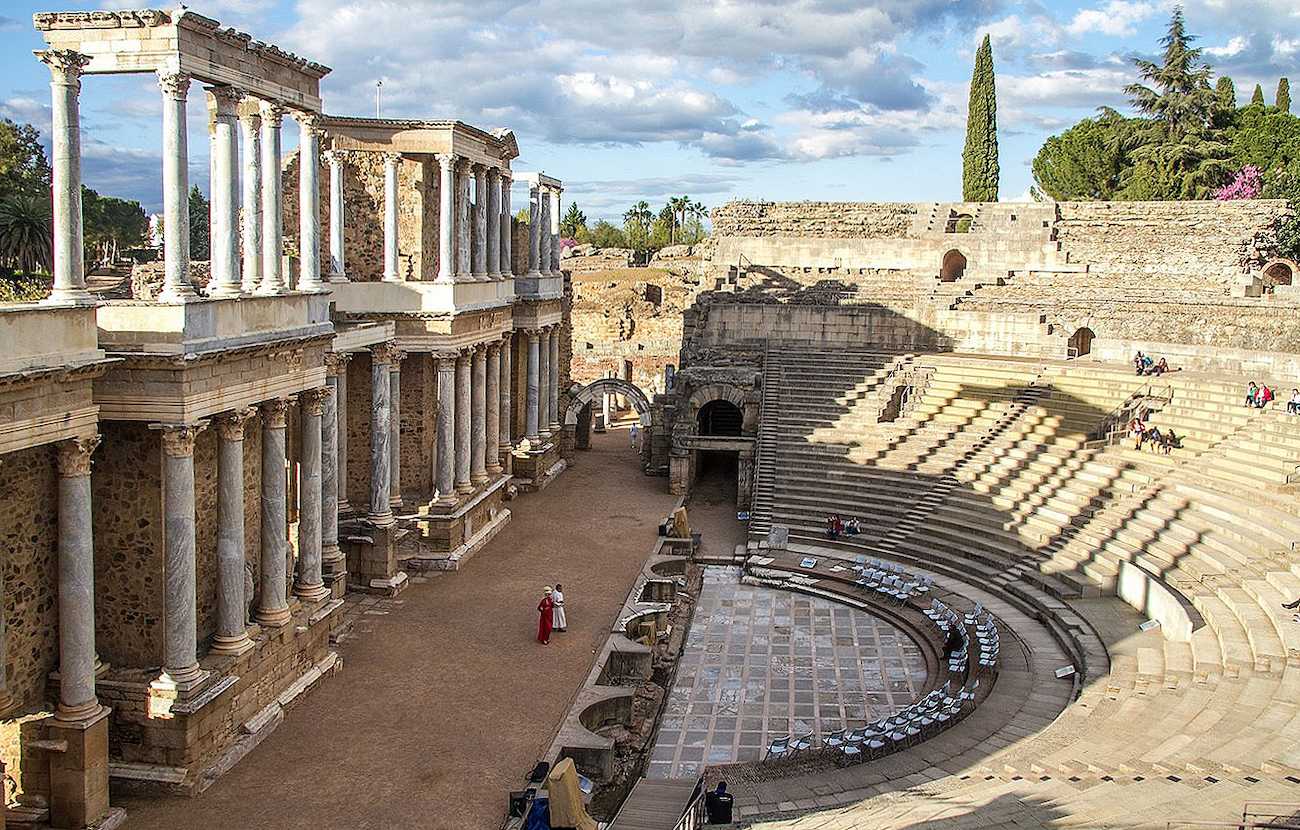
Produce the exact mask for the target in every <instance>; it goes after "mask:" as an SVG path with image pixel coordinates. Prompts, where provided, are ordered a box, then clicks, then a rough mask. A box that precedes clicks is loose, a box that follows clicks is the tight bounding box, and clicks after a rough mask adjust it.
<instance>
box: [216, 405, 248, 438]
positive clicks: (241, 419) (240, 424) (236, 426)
mask: <svg viewBox="0 0 1300 830" xmlns="http://www.w3.org/2000/svg"><path fill="white" fill-rule="evenodd" d="M256 414H257V410H256V409H254V408H253V407H251V406H248V407H244V408H243V409H235V410H231V411H230V412H222V413H221V414H220V415H217V416H216V418H215V419H214V420H215V421H216V422H217V432H219V433H220V434H221V437H222V438H224V439H225V440H227V441H243V440H244V426H245V425H246V424H247V423H248V421H249V419H251V418H252V417H253V416H255V415H256Z"/></svg>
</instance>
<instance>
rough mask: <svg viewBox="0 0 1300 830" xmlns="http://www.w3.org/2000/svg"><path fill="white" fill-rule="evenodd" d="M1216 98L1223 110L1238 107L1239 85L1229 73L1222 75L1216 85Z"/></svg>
mask: <svg viewBox="0 0 1300 830" xmlns="http://www.w3.org/2000/svg"><path fill="white" fill-rule="evenodd" d="M1214 98H1215V101H1216V102H1217V103H1218V105H1219V109H1221V110H1235V109H1236V108H1237V85H1236V84H1234V83H1233V82H1232V79H1231V78H1229V77H1228V76H1227V75H1222V76H1220V77H1219V80H1218V82H1217V83H1215V85H1214Z"/></svg>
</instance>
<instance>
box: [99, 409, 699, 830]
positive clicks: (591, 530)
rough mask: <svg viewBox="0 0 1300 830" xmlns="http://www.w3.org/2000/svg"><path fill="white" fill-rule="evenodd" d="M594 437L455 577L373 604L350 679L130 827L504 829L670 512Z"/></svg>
mask: <svg viewBox="0 0 1300 830" xmlns="http://www.w3.org/2000/svg"><path fill="white" fill-rule="evenodd" d="M592 438H593V441H592V447H593V448H592V450H591V451H589V452H582V453H579V454H578V464H577V465H576V466H575V467H573V468H572V469H571V470H569V471H568V472H566V473H565V474H564V475H563V476H561V477H560V478H559V479H558V480H557V481H556V482H555V483H554V484H552V485H551V486H550V487H548V488H547V489H546V490H544V491H542V492H541V493H537V494H529V495H526V496H524V497H522V498H520V499H517V500H515V501H514V502H511V503H510V504H509V507H510V509H511V511H512V512H513V514H514V515H513V518H512V520H511V522H510V523H509V525H507V527H506V528H505V529H504V530H503V531H502V532H501V533H500V534H499V535H498V536H497V537H496V538H495V539H494V540H493V541H492V542H491V544H490V545H489V546H488V547H487V548H486V549H485V550H483V551H481V552H480V553H478V555H477V556H475V557H474V558H473V559H471V560H470V561H469V562H468V563H466V565H465V566H464V567H463V568H462V569H461V570H460V571H459V572H457V573H453V574H446V575H440V576H437V577H435V578H433V579H431V580H429V581H428V582H425V583H423V584H414V585H412V586H410V587H409V588H408V589H407V590H406V591H405V592H404V593H403V594H401V596H399V597H398V598H397V599H396V600H392V601H389V602H386V603H383V604H381V606H380V607H381V608H384V607H387V608H389V609H390V610H389V612H388V613H387V614H382V613H375V614H373V615H372V616H369V617H367V618H366V619H367V621H368V622H367V623H366V624H365V625H364V626H363V630H361V631H360V633H357V634H355V635H354V636H351V637H349V638H348V639H347V640H346V641H345V642H344V644H343V645H342V647H341V653H342V656H343V658H344V661H345V667H344V669H343V671H342V673H340V674H338V675H336V676H335V677H333V678H331V679H329V680H328V681H326V682H325V683H323V684H322V685H321V686H320V687H319V688H317V689H316V690H314V691H313V692H312V693H311V694H309V695H307V696H306V698H305V699H304V700H302V701H301V702H300V703H298V704H297V705H295V706H294V707H293V708H292V709H291V710H290V711H289V712H288V714H287V717H286V719H285V722H284V723H283V724H282V725H281V726H280V728H279V729H277V730H276V731H275V732H274V733H273V734H272V735H271V736H270V737H269V738H267V740H266V741H265V742H263V743H262V745H261V746H259V747H258V748H257V749H255V750H254V751H253V752H252V753H251V754H250V755H249V756H248V757H247V758H245V759H244V760H243V761H242V762H241V763H240V764H239V765H238V766H237V767H235V769H233V770H232V771H231V772H229V773H228V774H227V775H226V776H225V777H224V778H222V779H221V780H220V781H218V782H217V783H216V784H215V785H213V786H212V787H211V788H210V789H209V790H208V791H207V792H205V793H203V794H202V795H200V796H198V797H197V798H194V799H182V798H171V799H131V800H125V799H122V800H121V801H120V803H121V806H124V807H126V808H127V810H128V820H127V827H129V828H132V830H136V828H181V827H184V828H253V827H259V828H261V827H266V828H283V829H284V830H290V829H291V828H312V830H319V828H333V827H346V828H407V827H410V828H458V829H460V830H465V829H466V828H494V827H497V826H498V825H499V823H500V821H501V819H502V817H503V816H504V810H505V803H506V794H507V792H508V791H509V790H511V789H517V788H519V786H520V784H521V783H522V781H523V778H524V776H525V774H526V773H527V772H528V770H530V769H531V768H532V766H533V764H534V763H535V762H536V760H537V758H538V756H539V754H540V753H541V752H542V751H543V750H544V749H545V747H546V745H547V744H549V742H550V740H551V737H552V735H553V733H554V731H555V729H556V728H557V727H558V725H559V722H560V719H561V718H562V717H563V715H564V713H565V712H566V711H567V709H568V707H569V705H570V702H571V700H572V699H573V697H574V696H575V695H576V694H577V691H578V689H579V687H580V686H581V684H582V682H583V680H584V679H585V678H586V675H587V673H588V671H589V670H590V667H591V662H592V660H593V653H594V650H595V648H596V647H597V645H598V644H599V643H600V642H602V641H603V640H604V638H605V636H606V634H607V632H608V630H609V626H610V623H611V621H612V620H613V619H614V617H615V615H616V614H617V612H618V609H619V607H620V605H621V604H622V600H623V598H624V596H625V595H626V593H627V591H628V589H629V588H630V587H631V584H632V581H633V580H634V579H635V577H636V575H637V573H638V572H639V571H640V568H641V565H642V563H643V562H644V561H645V558H646V556H647V555H648V554H649V552H650V548H651V545H652V544H653V542H654V539H655V531H656V525H657V523H658V521H659V519H660V518H661V517H662V516H664V515H666V514H667V512H668V510H669V509H670V507H671V506H672V503H673V497H672V496H670V495H669V494H668V493H667V481H666V479H663V478H650V477H647V476H645V475H643V474H642V473H641V471H640V467H639V464H638V463H637V459H636V457H635V455H634V454H633V452H632V451H631V450H630V449H629V448H628V440H627V433H626V431H624V430H615V431H612V432H610V433H607V434H604V435H593V436H592ZM555 582H562V583H564V587H565V598H566V600H567V605H568V610H569V631H568V633H566V634H556V635H555V637H554V638H553V639H552V641H551V645H549V646H545V647H543V646H541V645H539V644H537V643H536V642H535V637H536V629H537V610H536V606H537V602H538V600H539V599H540V595H541V589H542V586H544V585H547V584H554V583H555ZM371 621H372V622H371Z"/></svg>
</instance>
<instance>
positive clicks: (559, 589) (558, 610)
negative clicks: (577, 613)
mask: <svg viewBox="0 0 1300 830" xmlns="http://www.w3.org/2000/svg"><path fill="white" fill-rule="evenodd" d="M551 604H552V605H553V606H554V608H553V609H552V614H551V628H552V629H554V630H555V631H567V630H568V628H569V620H568V618H567V617H565V616H564V586H563V585H561V584H560V583H558V582H557V583H555V590H554V591H552V592H551Z"/></svg>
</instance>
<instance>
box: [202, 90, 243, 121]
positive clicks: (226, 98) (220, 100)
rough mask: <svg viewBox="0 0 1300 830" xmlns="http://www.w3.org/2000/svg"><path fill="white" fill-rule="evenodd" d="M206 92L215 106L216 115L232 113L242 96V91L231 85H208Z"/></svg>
mask: <svg viewBox="0 0 1300 830" xmlns="http://www.w3.org/2000/svg"><path fill="white" fill-rule="evenodd" d="M208 94H209V95H211V96H212V101H213V103H214V104H216V106H217V115H234V114H235V108H236V107H238V106H239V102H240V101H241V100H243V98H244V92H243V90H241V89H236V88H235V87H233V86H210V87H208Z"/></svg>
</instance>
